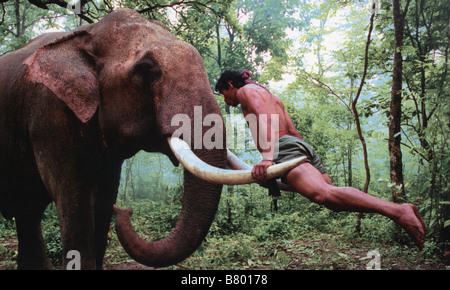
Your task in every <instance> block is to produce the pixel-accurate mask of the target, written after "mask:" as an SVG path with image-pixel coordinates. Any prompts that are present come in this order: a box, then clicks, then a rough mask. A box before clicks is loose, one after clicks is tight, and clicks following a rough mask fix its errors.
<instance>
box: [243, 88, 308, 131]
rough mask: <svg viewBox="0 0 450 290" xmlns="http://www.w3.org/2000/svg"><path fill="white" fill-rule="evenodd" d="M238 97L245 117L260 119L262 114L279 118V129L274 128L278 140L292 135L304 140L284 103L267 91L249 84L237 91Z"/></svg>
mask: <svg viewBox="0 0 450 290" xmlns="http://www.w3.org/2000/svg"><path fill="white" fill-rule="evenodd" d="M236 96H237V99H238V100H239V103H240V104H241V108H242V112H243V113H244V116H245V117H247V116H248V114H254V115H255V116H256V117H257V118H258V119H259V116H260V114H266V115H267V116H268V117H270V116H273V115H276V116H278V128H274V129H275V130H274V131H275V132H276V136H275V138H276V139H278V138H279V137H281V136H282V135H291V136H294V137H297V138H300V139H302V137H301V135H300V133H299V132H298V131H297V129H296V128H295V126H294V123H293V122H292V120H291V118H290V117H289V114H288V113H287V111H286V109H285V107H284V104H283V102H281V100H280V99H279V98H278V97H277V96H276V95H274V94H272V93H271V92H269V91H268V90H267V89H265V88H263V87H260V86H258V85H256V84H248V85H245V86H243V87H241V88H240V89H239V90H238V91H237V94H236Z"/></svg>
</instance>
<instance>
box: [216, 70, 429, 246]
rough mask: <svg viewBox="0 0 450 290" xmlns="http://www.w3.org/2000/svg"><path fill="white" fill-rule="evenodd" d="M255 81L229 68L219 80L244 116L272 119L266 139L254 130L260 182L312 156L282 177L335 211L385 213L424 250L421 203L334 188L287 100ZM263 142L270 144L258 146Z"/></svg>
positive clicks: (230, 101) (220, 89)
mask: <svg viewBox="0 0 450 290" xmlns="http://www.w3.org/2000/svg"><path fill="white" fill-rule="evenodd" d="M249 77H250V73H249V71H248V70H244V71H243V72H238V71H233V70H226V71H224V72H223V73H222V75H221V77H220V78H219V80H218V81H217V85H216V91H217V92H219V93H221V94H222V95H223V96H224V98H225V102H226V103H227V104H228V105H230V106H233V107H236V106H238V105H239V104H240V105H241V108H242V111H243V113H244V116H247V115H249V114H254V115H255V116H256V120H257V121H258V122H259V120H265V119H263V118H259V116H261V115H263V114H265V116H266V118H267V124H259V123H258V124H257V126H258V127H259V132H260V134H261V131H262V134H263V135H266V136H264V137H266V138H264V137H263V138H257V137H256V135H255V133H254V132H252V135H253V138H254V140H255V143H257V147H258V149H259V151H260V152H261V155H262V161H261V162H259V163H258V164H256V165H254V167H253V170H252V175H253V177H254V178H255V179H256V180H258V181H265V180H266V174H267V168H268V167H269V166H271V165H273V164H274V163H281V162H283V161H286V160H289V159H292V158H295V157H299V156H307V162H305V163H303V164H301V165H299V166H297V167H296V168H294V169H292V170H291V171H289V172H288V173H287V174H285V175H284V176H282V181H283V182H285V183H287V184H288V185H290V186H291V187H292V188H293V189H295V190H296V191H297V192H298V193H300V194H301V195H303V196H304V197H306V198H308V199H309V200H311V201H312V202H315V203H317V204H320V205H323V206H325V207H327V208H329V209H331V210H333V211H351V212H364V213H378V214H381V215H384V216H386V217H388V218H390V219H392V220H393V221H394V222H396V223H397V224H399V225H400V226H401V227H402V228H403V229H405V230H406V231H407V232H408V234H409V235H410V236H411V238H412V239H413V241H414V243H415V244H416V246H417V247H418V248H419V250H421V249H422V248H423V243H424V240H425V225H424V222H423V220H422V218H421V216H420V213H419V211H418V209H417V207H416V206H415V205H413V204H396V203H392V202H389V201H386V200H383V199H379V198H376V197H374V196H371V195H369V194H366V193H364V192H362V191H360V190H358V189H355V188H352V187H336V186H334V185H333V183H332V182H331V180H330V177H329V176H328V175H327V173H326V172H325V170H324V168H323V166H322V164H321V162H320V159H319V157H318V156H317V155H316V153H315V152H314V149H313V148H312V147H311V146H310V145H309V144H307V143H306V142H304V141H303V138H302V137H301V135H300V134H299V132H298V131H297V129H296V128H295V126H294V124H293V122H292V120H291V118H290V117H289V114H288V113H287V112H286V110H285V108H284V105H283V103H282V102H281V100H280V99H279V98H278V97H277V96H275V95H273V94H272V93H270V92H269V91H268V90H267V89H266V88H264V87H262V86H261V85H259V84H257V83H256V82H253V81H251V80H250V79H249ZM274 114H276V115H277V116H278V120H279V122H278V123H279V128H271V126H272V123H273V122H272V118H271V116H272V115H274ZM261 129H262V130H261ZM271 129H272V130H271ZM274 132H275V133H274ZM271 134H275V137H276V138H272V136H271ZM264 140H265V141H264ZM258 141H259V142H263V143H264V142H266V143H267V142H268V143H269V144H262V143H258ZM261 148H269V149H265V150H264V149H261Z"/></svg>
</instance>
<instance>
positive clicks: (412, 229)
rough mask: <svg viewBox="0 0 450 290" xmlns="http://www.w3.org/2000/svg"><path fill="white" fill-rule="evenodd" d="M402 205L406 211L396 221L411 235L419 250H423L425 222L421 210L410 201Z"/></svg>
mask: <svg viewBox="0 0 450 290" xmlns="http://www.w3.org/2000/svg"><path fill="white" fill-rule="evenodd" d="M401 206H402V207H403V210H404V212H403V214H402V215H400V217H399V218H398V219H397V220H394V221H395V222H397V223H398V224H399V225H400V226H401V227H402V228H403V229H404V230H405V231H406V232H407V233H408V234H409V235H410V237H411V238H412V239H413V241H414V243H415V244H416V246H417V247H418V248H419V250H422V248H423V244H424V242H425V223H424V222H423V220H422V217H421V216H420V213H419V210H418V209H417V207H416V206H415V205H414V204H410V203H405V204H402V205H401Z"/></svg>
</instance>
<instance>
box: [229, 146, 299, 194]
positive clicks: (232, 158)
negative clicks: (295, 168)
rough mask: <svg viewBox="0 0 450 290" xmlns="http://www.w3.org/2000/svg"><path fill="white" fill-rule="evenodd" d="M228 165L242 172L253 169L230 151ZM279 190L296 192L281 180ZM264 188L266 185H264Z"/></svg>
mask: <svg viewBox="0 0 450 290" xmlns="http://www.w3.org/2000/svg"><path fill="white" fill-rule="evenodd" d="M227 164H228V166H229V167H230V168H231V169H236V170H242V169H251V168H252V167H251V166H250V165H248V164H247V163H245V162H243V161H242V160H241V159H239V157H237V156H236V155H234V154H233V152H231V151H230V150H229V149H227ZM277 184H278V188H279V189H281V190H284V191H292V192H295V189H293V188H292V187H291V186H290V185H288V184H286V183H283V182H281V180H280V179H277ZM262 186H264V185H262Z"/></svg>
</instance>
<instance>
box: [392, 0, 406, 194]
mask: <svg viewBox="0 0 450 290" xmlns="http://www.w3.org/2000/svg"><path fill="white" fill-rule="evenodd" d="M409 2H410V1H409V0H408V1H407V3H406V7H405V9H404V11H403V12H402V9H401V5H400V0H392V16H393V21H394V61H393V62H394V67H393V71H392V88H391V105H390V113H389V142H388V143H389V157H390V178H391V183H393V184H394V187H393V189H394V190H393V192H392V197H393V200H394V202H398V201H399V199H400V197H402V196H403V195H404V194H405V184H404V180H403V161H402V150H401V147H400V146H401V145H400V143H401V116H402V83H403V82H402V73H403V59H402V51H401V50H402V47H403V33H404V26H405V16H406V12H407V11H408V6H409Z"/></svg>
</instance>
